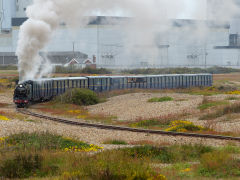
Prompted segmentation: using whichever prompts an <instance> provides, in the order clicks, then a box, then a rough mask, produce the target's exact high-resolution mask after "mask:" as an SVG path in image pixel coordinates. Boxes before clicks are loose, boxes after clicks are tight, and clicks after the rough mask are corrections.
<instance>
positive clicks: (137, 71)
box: [122, 66, 240, 74]
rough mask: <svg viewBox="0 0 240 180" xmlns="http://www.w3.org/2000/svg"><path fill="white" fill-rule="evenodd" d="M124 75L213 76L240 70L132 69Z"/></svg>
mask: <svg viewBox="0 0 240 180" xmlns="http://www.w3.org/2000/svg"><path fill="white" fill-rule="evenodd" d="M122 72H123V73H129V74H195V73H211V74H224V73H233V72H240V70H239V69H233V68H224V67H217V66H215V67H211V68H186V67H184V68H162V69H151V68H149V69H132V70H124V71H122Z"/></svg>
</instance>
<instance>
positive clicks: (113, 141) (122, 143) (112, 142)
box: [103, 139, 127, 145]
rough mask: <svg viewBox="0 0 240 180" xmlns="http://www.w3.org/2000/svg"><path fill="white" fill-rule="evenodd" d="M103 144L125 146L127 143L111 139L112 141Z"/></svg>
mask: <svg viewBox="0 0 240 180" xmlns="http://www.w3.org/2000/svg"><path fill="white" fill-rule="evenodd" d="M103 144H114V145H127V142H126V141H124V140H117V139H113V140H106V141H104V142H103Z"/></svg>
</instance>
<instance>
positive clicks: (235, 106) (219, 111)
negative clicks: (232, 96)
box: [200, 103, 240, 120]
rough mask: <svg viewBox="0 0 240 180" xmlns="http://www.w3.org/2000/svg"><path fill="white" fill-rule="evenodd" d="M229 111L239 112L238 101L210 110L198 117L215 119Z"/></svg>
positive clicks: (239, 104) (229, 112) (239, 105)
mask: <svg viewBox="0 0 240 180" xmlns="http://www.w3.org/2000/svg"><path fill="white" fill-rule="evenodd" d="M231 113H240V103H235V104H230V105H226V106H224V107H222V108H219V109H217V110H216V111H214V112H210V113H208V114H205V115H203V116H201V117H200V119H202V120H203V119H204V120H206V119H207V120H208V119H215V118H218V117H221V116H224V115H226V114H231Z"/></svg>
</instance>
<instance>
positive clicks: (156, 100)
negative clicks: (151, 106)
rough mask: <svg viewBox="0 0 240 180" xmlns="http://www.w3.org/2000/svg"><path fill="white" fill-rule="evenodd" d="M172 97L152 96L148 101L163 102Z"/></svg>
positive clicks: (170, 99)
mask: <svg viewBox="0 0 240 180" xmlns="http://www.w3.org/2000/svg"><path fill="white" fill-rule="evenodd" d="M172 100H173V98H172V97H169V96H164V97H161V98H157V97H155V98H152V99H149V100H148V102H165V101H172Z"/></svg>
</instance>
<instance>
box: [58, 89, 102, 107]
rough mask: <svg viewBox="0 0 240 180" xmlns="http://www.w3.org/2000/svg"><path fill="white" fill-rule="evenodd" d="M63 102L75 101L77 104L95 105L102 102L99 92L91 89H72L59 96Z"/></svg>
mask: <svg viewBox="0 0 240 180" xmlns="http://www.w3.org/2000/svg"><path fill="white" fill-rule="evenodd" d="M56 100H57V101H60V102H62V103H73V104H76V105H94V104H97V103H99V102H100V99H99V97H98V96H97V94H96V93H95V92H93V91H91V90H89V89H78V88H77V89H71V90H68V91H67V92H66V93H64V94H63V95H61V96H59V97H57V99H56Z"/></svg>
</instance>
